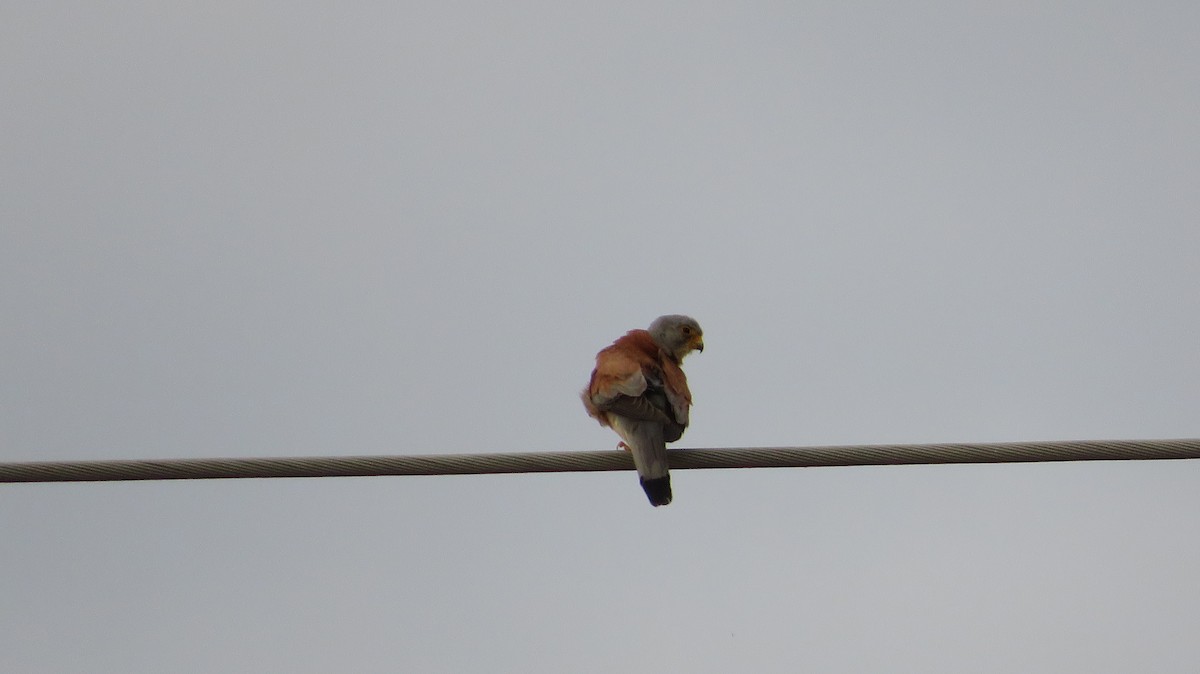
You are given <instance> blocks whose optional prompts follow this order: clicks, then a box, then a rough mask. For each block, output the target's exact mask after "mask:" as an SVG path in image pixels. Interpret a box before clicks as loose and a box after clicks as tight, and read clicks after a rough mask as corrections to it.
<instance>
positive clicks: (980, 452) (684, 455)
mask: <svg viewBox="0 0 1200 674" xmlns="http://www.w3.org/2000/svg"><path fill="white" fill-rule="evenodd" d="M669 456H670V461H671V468H673V469H681V468H785V467H795V468H800V467H808V466H882V465H899V464H940V463H1013V462H1032V461H1124V460H1146V459H1200V439H1179V440H1096V441H1059V442H1007V443H963V444H931V445H852V446H835V447H748V448H740V449H676V450H671V451H670V452H669ZM632 469H633V461H632V459H631V458H630V456H629V454H628V453H627V452H621V451H607V452H536V453H521V454H436V455H425V456H342V457H291V458H264V459H162V460H133V461H47V462H29V463H0V482H100V481H111V480H199V479H224V478H251V477H260V478H262V477H349V476H368V475H478V474H484V473H562V472H583V471H603V470H632Z"/></svg>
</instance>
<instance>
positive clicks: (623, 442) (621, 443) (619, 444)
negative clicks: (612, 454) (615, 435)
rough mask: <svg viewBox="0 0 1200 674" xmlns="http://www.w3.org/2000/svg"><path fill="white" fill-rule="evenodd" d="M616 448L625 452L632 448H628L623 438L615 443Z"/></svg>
mask: <svg viewBox="0 0 1200 674" xmlns="http://www.w3.org/2000/svg"><path fill="white" fill-rule="evenodd" d="M617 449H623V450H625V451H627V452H631V451H633V450H632V449H630V448H629V445H627V444H625V441H624V440H622V441H620V442H618V443H617Z"/></svg>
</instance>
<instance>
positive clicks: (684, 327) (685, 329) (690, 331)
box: [683, 325, 692, 335]
mask: <svg viewBox="0 0 1200 674" xmlns="http://www.w3.org/2000/svg"><path fill="white" fill-rule="evenodd" d="M683 334H685V335H690V334H692V329H691V328H689V327H688V326H686V325H685V326H683Z"/></svg>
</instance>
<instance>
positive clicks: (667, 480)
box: [609, 415, 671, 506]
mask: <svg viewBox="0 0 1200 674" xmlns="http://www.w3.org/2000/svg"><path fill="white" fill-rule="evenodd" d="M609 418H610V420H612V421H613V422H615V423H613V429H614V430H616V431H617V433H618V434H620V436H621V437H622V438H624V439H625V444H626V445H629V452H630V454H632V455H633V465H634V466H635V467H637V472H638V477H639V478H640V479H641V483H642V489H643V490H644V491H645V492H646V498H648V499H650V504H651V505H653V506H662V505H667V504H668V503H670V502H671V476H670V474H669V473H668V472H667V443H666V441H665V440H663V425H662V424H661V423H658V422H656V421H636V420H633V419H629V418H627V417H621V416H618V415H610V417H609Z"/></svg>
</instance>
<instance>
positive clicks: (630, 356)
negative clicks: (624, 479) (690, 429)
mask: <svg viewBox="0 0 1200 674" xmlns="http://www.w3.org/2000/svg"><path fill="white" fill-rule="evenodd" d="M692 351H704V331H702V330H701V329H700V324H699V323H697V322H696V319H694V318H691V317H689V316H683V315H680V314H669V315H666V316H659V317H658V318H656V319H654V321H653V322H652V323H650V327H649V328H647V329H645V330H630V331H629V332H627V333H625V335H623V336H621V337H619V338H618V339H617V340H616V341H614V342H613V343H612V344H611V345H609V346H607V347H605V348H603V349H601V350H600V353H597V354H596V368H595V369H594V370H592V377H591V380H590V381H589V382H588V385H587V388H585V389H584V390H583V393H582V394H581V397H582V399H583V406H584V408H585V409H586V410H587V413H588V415H589V416H591V417H592V418H593V419H595V420H596V421H599V422H600V425H601V426H607V427H609V428H612V429H613V430H614V431H616V433H617V435H619V436H620V437H621V442H620V443H619V444H618V445H617V447H618V448H622V449H626V450H628V451H629V453H630V454H632V455H633V464H634V466H635V467H636V468H637V472H638V478H639V481H640V482H641V485H642V490H643V491H645V492H646V498H648V499H649V500H650V504H651V505H653V506H655V507H658V506H663V505H667V504H668V503H670V502H671V476H670V474H669V473H668V471H667V443H668V442H675V441H676V440H678V439H679V438H680V437H682V436H683V431H684V430H685V429H686V428H687V426H688V410H689V408H690V407H691V405H692V393H691V391H690V390H689V389H688V383H687V376H685V375H684V374H683V369H682V368H681V367H680V366H681V365H682V364H683V359H684V357H686V356H687V355H688V354H690V353H691V352H692Z"/></svg>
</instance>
